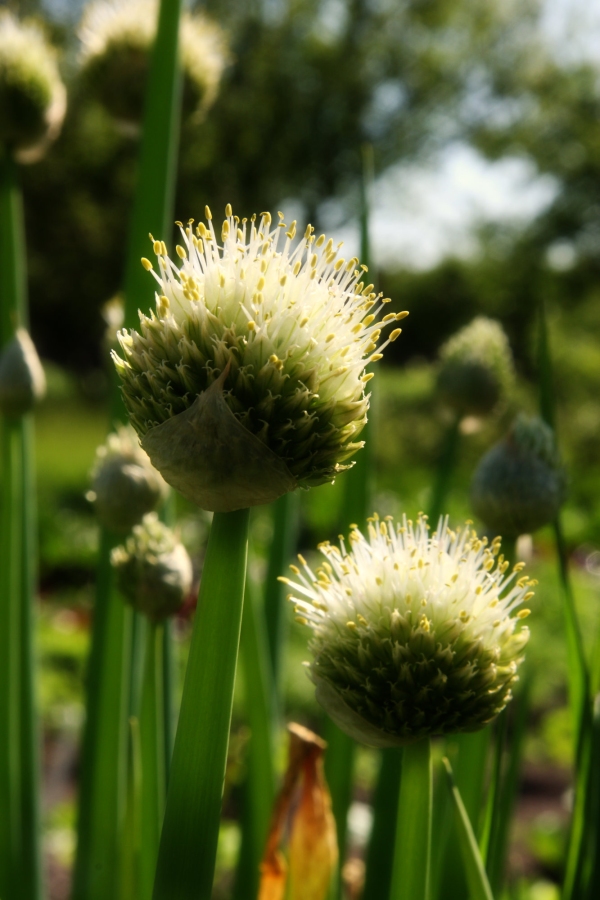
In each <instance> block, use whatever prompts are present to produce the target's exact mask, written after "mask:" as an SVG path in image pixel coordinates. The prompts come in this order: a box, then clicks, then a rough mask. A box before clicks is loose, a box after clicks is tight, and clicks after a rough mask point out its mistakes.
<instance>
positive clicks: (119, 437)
mask: <svg viewBox="0 0 600 900" xmlns="http://www.w3.org/2000/svg"><path fill="white" fill-rule="evenodd" d="M167 491H168V487H167V485H166V484H165V482H164V480H163V478H162V477H161V475H160V474H159V473H158V472H157V471H156V469H155V468H154V467H153V466H152V464H151V462H150V460H149V459H148V456H147V454H146V453H144V451H143V450H142V448H141V447H140V445H139V441H138V439H137V435H136V433H135V431H134V430H133V428H132V427H131V426H130V425H120V426H119V427H118V428H117V430H116V431H114V432H112V433H111V434H109V435H108V437H107V439H106V441H105V443H104V444H102V445H101V446H100V447H98V449H97V450H96V461H95V463H94V468H93V470H92V489H91V491H89V492H88V494H87V497H88V500H90V501H91V502H92V503H93V504H94V507H95V509H96V513H97V515H98V518H99V520H100V522H101V523H102V525H104V527H105V528H108V529H109V530H110V531H114V532H116V533H117V534H126V533H127V532H128V531H131V529H132V528H133V526H134V525H136V524H137V523H138V522H140V521H141V519H142V518H143V516H144V515H145V514H146V513H149V512H151V511H152V510H154V509H156V507H157V506H158V504H159V503H160V502H161V501H162V500H164V499H165V497H166V494H167Z"/></svg>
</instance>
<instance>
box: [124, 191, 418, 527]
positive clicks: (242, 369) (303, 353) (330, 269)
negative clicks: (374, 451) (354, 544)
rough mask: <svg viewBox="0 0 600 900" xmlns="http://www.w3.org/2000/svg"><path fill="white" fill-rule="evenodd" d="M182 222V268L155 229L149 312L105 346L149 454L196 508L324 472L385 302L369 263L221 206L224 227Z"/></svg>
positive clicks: (318, 478)
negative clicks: (115, 345) (117, 350)
mask: <svg viewBox="0 0 600 900" xmlns="http://www.w3.org/2000/svg"><path fill="white" fill-rule="evenodd" d="M206 212H207V225H205V224H204V223H202V222H201V223H200V224H199V225H198V226H197V227H196V228H195V229H194V228H193V227H192V226H193V220H190V222H189V223H188V225H187V226H186V227H183V225H181V223H179V224H180V225H181V235H182V244H181V245H178V246H177V255H178V257H179V262H180V265H179V266H177V265H175V263H174V262H172V261H171V259H169V257H168V255H167V248H166V246H165V244H164V243H163V242H162V241H158V240H154V239H152V240H153V249H154V253H155V254H156V257H157V260H158V272H156V271H154V268H153V265H152V263H151V262H150V261H149V260H143V263H144V265H145V267H146V268H147V269H148V270H149V271H152V273H153V275H154V277H155V279H156V281H157V283H158V287H159V292H158V293H157V298H156V313H155V314H154V313H151V314H150V316H145V315H142V314H141V313H140V328H139V331H134V330H131V331H127V330H125V331H122V332H120V334H119V341H120V345H121V351H122V354H123V356H122V358H121V357H119V356H118V355H116V354H113V358H114V361H115V365H116V367H117V371H118V373H119V376H120V378H121V381H122V390H123V399H124V401H125V405H126V407H127V409H128V412H129V415H130V420H131V423H132V424H133V426H134V427H135V429H136V431H137V432H138V434H139V435H140V438H141V439H142V446H143V447H144V449H146V450H147V452H148V454H149V456H150V458H151V459H152V462H153V463H154V465H155V466H156V467H157V468H158V469H159V470H160V471H161V472H162V474H163V475H164V477H165V479H166V480H167V481H168V482H169V483H170V484H172V485H173V486H174V487H176V488H177V489H178V490H180V491H181V492H182V493H183V494H184V496H187V497H188V498H189V499H191V500H193V501H194V502H196V503H197V504H198V505H199V506H201V507H203V508H205V509H213V510H227V509H238V508H241V507H244V506H252V505H255V504H258V503H266V502H269V501H271V500H274V499H275V498H276V497H278V496H280V495H281V494H283V493H286V492H287V491H289V490H293V489H294V488H295V487H297V486H301V487H311V486H313V485H318V484H323V483H324V482H328V481H332V480H333V479H334V478H335V476H336V474H337V473H338V472H339V471H341V470H342V469H344V468H347V466H344V465H343V463H344V462H345V461H346V460H348V459H349V458H350V457H351V456H352V455H353V454H354V453H355V452H356V451H357V450H358V449H360V447H362V442H360V441H358V440H357V438H358V437H359V435H360V432H361V430H362V428H363V426H364V424H365V422H366V419H367V410H368V407H369V395H368V394H366V393H365V385H366V384H367V382H368V381H369V379H370V378H371V377H372V373H369V374H365V367H366V365H367V364H368V363H371V362H375V361H376V360H378V359H380V358H381V350H382V349H383V348H384V347H385V346H386V344H387V343H389V342H390V341H393V340H395V339H396V338H397V337H398V336H399V334H400V331H401V329H399V328H395V329H394V330H393V331H392V332H391V333H390V334H389V336H388V339H387V341H385V342H384V343H383V344H382V345H381V346H379V347H378V343H379V340H380V337H381V332H382V328H383V327H384V326H386V325H391V324H392V323H396V321H397V320H399V319H401V318H403V317H404V316H405V315H406V313H398V314H394V313H391V314H388V315H386V316H384V317H383V319H382V321H380V322H378V321H377V317H378V315H379V314H380V312H381V311H382V309H383V307H384V305H385V303H387V302H388V301H387V300H386V299H384V298H383V297H382V296H381V295H377V294H376V293H375V292H374V291H373V285H372V284H366V278H365V272H366V267H365V266H360V265H359V263H358V260H357V259H356V258H352V259H350V260H345V259H343V258H341V257H340V255H339V250H340V247H341V245H338V246H337V247H334V245H333V241H332V240H329V241H327V239H326V237H325V235H321V236H320V237H318V238H317V237H316V236H315V235H314V234H313V229H312V226H310V225H309V226H308V228H307V229H306V233H305V235H304V238H303V239H302V240H301V241H299V242H297V243H295V240H294V239H295V234H296V223H295V222H292V224H291V225H290V226H289V227H288V226H287V225H286V224H285V223H284V222H283V215H282V214H280V216H279V222H278V223H277V224H276V225H275V226H274V227H272V223H271V216H270V215H269V214H268V213H263V214H262V215H261V218H260V220H258V221H257V219H256V217H255V216H253V217H252V218H251V219H250V221H248V220H246V219H242V220H241V221H240V219H238V217H237V216H233V214H232V211H231V207H229V206H228V207H227V210H226V219H225V221H224V222H223V225H222V228H221V233H220V236H218V235H217V233H216V231H215V228H214V226H213V222H212V216H211V213H210V210H209V209H208V208H207V211H206Z"/></svg>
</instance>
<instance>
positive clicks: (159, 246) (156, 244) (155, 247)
mask: <svg viewBox="0 0 600 900" xmlns="http://www.w3.org/2000/svg"><path fill="white" fill-rule="evenodd" d="M152 249H153V250H154V252H155V253H156V255H157V256H160V254H161V253H162V243H161V242H160V241H154V244H153V245H152Z"/></svg>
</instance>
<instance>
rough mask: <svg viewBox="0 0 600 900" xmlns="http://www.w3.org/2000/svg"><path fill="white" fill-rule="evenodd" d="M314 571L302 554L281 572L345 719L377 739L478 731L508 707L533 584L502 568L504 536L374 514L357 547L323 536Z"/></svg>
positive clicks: (396, 741) (322, 683) (330, 697)
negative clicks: (320, 560) (492, 537)
mask: <svg viewBox="0 0 600 900" xmlns="http://www.w3.org/2000/svg"><path fill="white" fill-rule="evenodd" d="M319 549H320V550H321V552H322V553H323V555H324V556H325V562H323V563H322V565H321V567H320V568H319V569H317V571H316V573H315V572H313V571H312V569H311V568H310V567H309V566H308V565H307V564H306V562H305V560H304V559H303V558H302V557H300V562H301V565H302V568H299V567H297V566H293V567H292V571H293V573H294V575H295V578H294V579H287V578H282V579H281V580H282V581H284V582H285V583H287V584H288V585H289V586H290V587H291V589H292V594H291V595H290V599H292V600H293V601H295V603H296V612H297V617H298V620H299V621H300V622H301V623H302V624H306V625H309V626H310V627H311V628H312V632H313V636H312V641H311V643H310V648H311V650H312V653H313V657H314V659H313V661H312V663H311V664H310V669H309V672H310V676H311V678H312V680H313V681H314V683H315V685H316V689H317V691H316V694H317V700H318V701H319V702H320V703H321V705H322V706H323V707H324V708H325V710H326V711H327V712H328V713H329V715H330V716H331V718H332V719H333V720H334V721H335V722H336V724H337V725H339V727H340V728H341V729H342V730H343V731H345V732H346V733H347V734H349V735H350V736H351V737H353V738H355V739H357V740H359V741H361V742H363V743H365V744H368V745H369V746H373V747H390V746H400V745H403V744H407V743H411V742H412V741H415V740H418V739H420V738H422V737H425V736H427V735H440V734H448V733H453V732H459V731H476V730H477V729H479V728H482V727H483V726H484V725H486V724H487V723H488V722H489V721H490V720H491V719H493V718H494V717H495V716H496V715H498V713H499V712H501V710H502V709H503V708H504V707H505V706H506V704H507V703H508V701H509V700H510V698H511V686H512V685H513V684H514V682H515V681H516V680H517V677H518V676H517V669H518V665H519V663H520V662H521V660H522V653H523V648H524V647H525V644H526V643H527V640H528V637H529V631H528V629H527V628H526V627H521V619H523V618H525V617H526V616H527V615H528V613H529V610H526V609H523V610H521V611H519V612H516V609H517V607H518V606H519V605H520V604H521V603H522V602H523V601H527V600H529V599H530V598H531V597H532V596H533V592H532V591H531V590H530V588H531V586H532V585H533V584H534V583H535V582H533V581H531V580H530V579H529V578H528V577H527V576H521V575H519V573H520V571H521V569H522V568H523V564H522V563H517V565H516V566H514V568H513V570H512V572H511V574H509V575H506V571H507V569H508V567H509V564H508V562H507V561H506V560H505V559H504V558H503V556H502V555H501V554H500V539H499V538H497V539H495V540H494V541H493V542H492V544H491V545H490V546H488V544H487V541H486V540H485V539H482V540H480V539H479V538H478V537H477V534H476V533H475V532H474V531H473V530H472V529H471V528H470V527H466V528H464V529H459V530H456V531H453V530H452V529H451V528H449V526H448V523H447V521H446V520H440V523H439V526H438V531H437V532H434V533H433V534H431V533H430V530H429V526H428V524H427V521H426V517H420V518H419V519H418V521H417V523H416V524H413V522H412V521H410V520H407V519H406V517H404V519H403V520H402V522H401V523H400V524H398V525H397V526H396V525H394V523H393V521H391V519H388V520H386V521H383V522H382V521H379V519H378V517H377V516H375V517H373V518H372V519H371V520H370V521H369V527H368V537H364V536H363V535H362V534H361V533H360V532H359V531H358V529H357V528H356V527H354V529H353V531H351V533H350V547H349V548H346V546H345V543H344V541H343V539H342V540H341V545H340V547H339V548H338V547H334V546H332V545H331V544H329V543H325V544H321V545H320V548H319Z"/></svg>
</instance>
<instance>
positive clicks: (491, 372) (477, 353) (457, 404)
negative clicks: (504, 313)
mask: <svg viewBox="0 0 600 900" xmlns="http://www.w3.org/2000/svg"><path fill="white" fill-rule="evenodd" d="M513 381H514V369H513V360H512V353H511V351H510V346H509V343H508V338H507V337H506V334H505V333H504V331H503V329H502V326H501V325H500V323H499V322H494V321H493V320H492V319H487V318H485V317H484V316H478V317H477V318H476V319H473V321H472V322H471V324H470V325H467V326H466V328H463V329H461V331H459V332H458V333H457V334H455V335H454V336H453V337H451V338H450V340H448V341H447V342H446V343H445V344H444V346H443V347H442V348H441V350H440V368H439V372H438V389H439V391H440V394H441V396H442V398H443V400H444V402H445V403H447V404H448V406H450V407H451V408H452V409H454V410H455V412H456V413H458V415H460V416H461V417H462V416H487V415H489V414H490V413H491V412H492V411H493V410H494V408H495V407H496V406H497V405H498V404H499V402H500V401H501V400H503V399H504V398H505V397H506V395H507V393H508V391H509V390H510V388H511V386H512V383H513Z"/></svg>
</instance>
